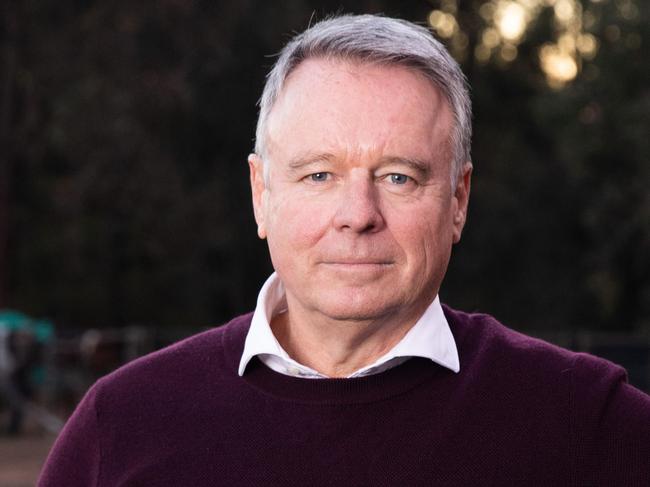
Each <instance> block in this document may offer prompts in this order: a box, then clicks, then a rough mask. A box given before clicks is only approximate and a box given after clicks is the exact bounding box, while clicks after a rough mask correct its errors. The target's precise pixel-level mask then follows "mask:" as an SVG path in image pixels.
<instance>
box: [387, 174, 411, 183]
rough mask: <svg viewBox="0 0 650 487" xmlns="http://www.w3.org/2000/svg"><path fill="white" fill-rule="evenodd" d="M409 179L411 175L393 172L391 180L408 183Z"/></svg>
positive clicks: (392, 181)
mask: <svg viewBox="0 0 650 487" xmlns="http://www.w3.org/2000/svg"><path fill="white" fill-rule="evenodd" d="M408 180H409V177H408V176H406V175H404V174H391V175H390V182H391V183H393V184H406V183H407V182H408Z"/></svg>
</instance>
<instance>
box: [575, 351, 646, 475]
mask: <svg viewBox="0 0 650 487" xmlns="http://www.w3.org/2000/svg"><path fill="white" fill-rule="evenodd" d="M573 374H574V391H573V394H574V400H573V403H574V406H575V408H574V411H573V421H572V423H573V424H574V425H575V426H576V428H575V430H574V432H575V434H576V438H575V440H576V444H577V446H578V454H579V464H578V466H579V468H578V470H577V472H578V475H577V479H576V480H578V481H584V480H586V479H587V478H588V479H590V480H591V482H592V484H593V485H626V486H636V485H638V486H647V485H650V396H648V395H646V394H644V393H643V392H641V391H640V390H638V389H636V388H634V387H632V386H631V385H630V384H628V383H627V376H626V373H625V371H624V370H623V369H622V368H620V367H618V366H616V365H614V364H611V363H609V362H607V361H605V360H602V359H598V358H596V357H591V356H588V355H581V356H580V357H579V358H578V360H577V361H576V364H575V368H574V371H573ZM592 484H589V485H592Z"/></svg>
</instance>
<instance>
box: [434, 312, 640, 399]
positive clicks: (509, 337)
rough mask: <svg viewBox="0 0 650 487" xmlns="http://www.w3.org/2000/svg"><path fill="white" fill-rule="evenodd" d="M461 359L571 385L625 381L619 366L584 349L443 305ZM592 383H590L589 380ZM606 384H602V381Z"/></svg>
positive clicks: (512, 372) (487, 316) (528, 377)
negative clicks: (568, 381) (568, 380)
mask: <svg viewBox="0 0 650 487" xmlns="http://www.w3.org/2000/svg"><path fill="white" fill-rule="evenodd" d="M443 309H444V312H445V316H446V317H447V319H448V321H449V324H450V327H451V328H452V333H454V336H455V337H456V338H457V342H458V348H459V354H460V355H461V367H462V364H463V362H465V363H466V364H468V363H476V364H480V365H481V366H483V365H485V364H490V367H493V368H498V369H499V370H504V371H508V374H509V376H510V377H513V376H514V377H516V376H517V374H521V377H522V378H527V379H528V380H530V379H531V378H539V379H540V380H543V379H544V378H548V377H550V376H566V377H569V376H571V377H572V382H573V384H574V386H578V387H579V386H580V384H588V383H590V382H591V381H593V380H597V381H598V382H599V383H603V382H609V383H611V382H618V381H625V380H626V377H627V374H626V372H625V369H623V368H622V367H621V366H619V365H617V364H615V363H613V362H610V361H609V360H606V359H603V358H600V357H596V356H594V355H590V354H588V353H584V352H575V351H571V350H568V349H566V348H563V347H560V346H558V345H555V344H552V343H549V342H547V341H545V340H541V339H539V338H535V337H532V336H529V335H526V334H524V333H521V332H518V331H516V330H513V329H511V328H509V327H507V326H505V325H504V324H502V323H501V322H499V321H498V320H497V319H496V318H494V317H493V316H491V315H489V314H485V313H466V312H462V311H457V310H454V309H452V308H450V307H448V306H444V305H443ZM592 384H593V382H592ZM602 385H603V386H605V384H602Z"/></svg>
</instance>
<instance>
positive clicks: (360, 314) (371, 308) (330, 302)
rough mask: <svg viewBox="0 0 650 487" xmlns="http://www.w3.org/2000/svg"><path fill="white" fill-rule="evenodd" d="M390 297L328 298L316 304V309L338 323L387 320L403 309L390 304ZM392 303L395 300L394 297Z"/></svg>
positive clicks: (396, 304)
mask: <svg viewBox="0 0 650 487" xmlns="http://www.w3.org/2000/svg"><path fill="white" fill-rule="evenodd" d="M387 298H389V297H387V296H384V297H383V298H379V297H373V298H369V297H361V296H353V295H350V294H347V295H343V296H341V295H338V296H327V297H325V299H321V300H320V302H318V303H315V304H316V306H315V309H317V310H318V311H319V312H320V313H321V314H323V315H326V316H327V317H329V318H330V319H333V320H337V321H374V320H378V319H383V318H386V317H388V316H390V315H392V314H394V313H395V312H396V311H397V310H399V309H400V308H402V306H401V304H400V303H397V302H392V303H391V302H389V300H388V299H387ZM390 298H393V299H392V300H390V301H393V300H394V298H395V297H394V296H390Z"/></svg>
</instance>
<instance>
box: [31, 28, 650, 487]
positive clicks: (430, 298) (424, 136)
mask: <svg viewBox="0 0 650 487" xmlns="http://www.w3.org/2000/svg"><path fill="white" fill-rule="evenodd" d="M470 119H471V116H470V103H469V99H468V94H467V90H466V87H465V81H464V77H463V75H462V74H461V72H460V70H459V68H458V66H457V64H456V63H455V62H454V61H453V60H452V58H451V57H450V56H449V55H448V53H447V52H446V51H445V50H444V48H443V47H442V46H441V45H440V44H439V43H438V42H436V41H435V40H434V39H433V38H432V37H431V36H430V34H429V33H428V32H427V31H426V30H425V29H423V28H421V27H417V26H415V25H412V24H410V23H407V22H404V21H400V20H393V19H387V18H381V17H374V16H347V17H339V18H334V19H330V20H325V21H323V22H320V23H318V24H316V25H314V26H313V27H311V28H310V29H308V30H307V31H305V32H304V33H302V34H300V35H298V36H296V37H295V38H294V39H293V40H292V41H291V42H290V43H289V44H288V45H287V46H286V47H285V48H284V50H283V51H282V53H281V55H280V57H279V59H278V61H277V62H276V65H275V67H274V68H273V70H272V72H271V73H270V75H269V77H268V80H267V84H266V87H265V89H264V94H263V96H262V100H261V106H260V116H259V121H258V129H257V142H256V151H255V154H253V155H251V156H250V157H249V165H250V174H251V186H252V193H253V205H254V210H255V219H256V221H257V224H258V233H259V236H260V237H261V238H266V239H267V241H268V245H269V250H270V254H271V259H272V261H273V265H274V268H275V270H276V273H275V274H274V275H272V276H271V277H270V278H269V280H268V281H267V282H266V284H265V285H264V287H263V288H262V290H261V292H260V295H259V300H258V305H257V308H256V310H255V312H254V314H248V315H245V316H241V317H239V318H236V319H234V320H233V321H232V322H230V323H229V324H227V325H225V326H223V327H220V328H217V329H214V330H211V331H208V332H206V333H203V334H201V335H197V336H195V337H192V338H190V339H187V340H185V341H183V342H181V343H179V344H176V345H174V346H172V347H170V348H167V349H165V350H163V351H160V352H157V353H155V354H153V355H150V356H147V357H145V358H143V359H140V360H137V361H135V362H133V363H131V364H129V365H127V366H125V367H123V368H122V369H120V370H118V371H117V372H115V373H113V374H111V375H109V376H107V377H105V378H104V379H102V380H100V381H99V382H98V383H97V384H96V385H95V386H93V388H92V389H91V390H90V391H89V392H88V394H87V395H86V397H85V398H84V400H83V401H82V403H81V404H80V405H79V407H78V408H77V410H76V412H75V413H74V415H73V416H72V418H71V419H70V421H69V422H68V425H67V426H66V428H65V430H64V431H63V433H62V434H61V436H60V438H59V439H58V440H57V443H56V445H55V446H54V448H53V450H52V452H51V454H50V457H49V459H48V462H47V464H46V466H45V469H44V472H43V474H42V476H41V480H40V485H43V486H49V485H65V486H75V485H111V486H112V485H147V486H150V485H152V486H153V485H193V486H201V485H409V486H412V485H648V484H647V482H648V479H650V462H648V459H650V450H649V447H648V443H649V441H650V398H648V396H646V395H644V394H643V393H641V392H640V391H638V390H636V389H634V388H632V387H631V386H629V385H628V384H627V383H626V382H625V373H624V371H623V370H622V369H621V368H619V367H617V366H615V365H613V364H611V363H609V362H606V361H604V360H601V359H597V358H595V357H591V356H588V355H584V354H575V353H571V352H569V351H566V350H562V349H559V348H557V347H554V346H551V345H549V344H546V343H543V342H541V341H538V340H534V339H531V338H528V337H525V336H522V335H520V334H517V333H515V332H513V331H510V330H508V329H506V328H505V327H503V326H502V325H500V324H499V323H497V322H496V321H495V320H494V319H493V318H491V317H489V316H486V315H474V314H465V313H461V312H458V311H454V310H451V309H449V308H447V307H443V306H442V305H441V304H440V302H439V299H438V297H437V294H438V290H439V289H440V285H441V282H442V279H443V276H444V274H445V271H446V267H447V263H448V261H449V256H450V253H451V248H452V245H453V244H454V243H456V242H458V241H459V239H460V237H461V232H462V229H463V225H464V223H465V218H466V212H467V205H468V198H469V192H470V177H471V172H472V164H471V162H470V156H469V147H470V138H471V137H470V136H471V128H470ZM486 279H487V278H486ZM486 285H489V282H486Z"/></svg>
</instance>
